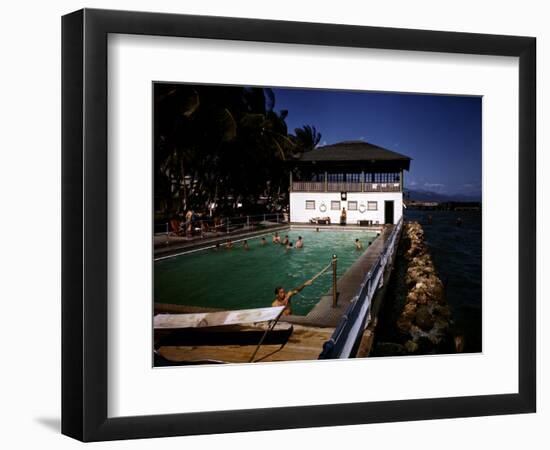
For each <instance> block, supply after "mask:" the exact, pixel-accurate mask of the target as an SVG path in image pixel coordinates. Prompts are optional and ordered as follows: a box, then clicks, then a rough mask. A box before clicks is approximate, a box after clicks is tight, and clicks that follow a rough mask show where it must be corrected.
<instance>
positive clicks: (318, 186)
mask: <svg viewBox="0 0 550 450" xmlns="http://www.w3.org/2000/svg"><path fill="white" fill-rule="evenodd" d="M292 191H293V192H401V183H361V182H353V181H330V182H326V183H325V182H324V181H293V182H292Z"/></svg>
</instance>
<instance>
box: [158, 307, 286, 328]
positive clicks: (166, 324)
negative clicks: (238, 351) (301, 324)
mask: <svg viewBox="0 0 550 450" xmlns="http://www.w3.org/2000/svg"><path fill="white" fill-rule="evenodd" d="M284 308H285V307H284V306H274V307H268V308H253V309H240V310H236V311H216V312H205V313H192V314H157V315H156V316H155V317H154V319H153V326H154V328H155V330H159V329H177V328H203V327H217V326H223V325H240V324H245V323H256V322H268V321H270V320H275V319H277V318H278V317H279V316H280V315H281V313H282V312H283V309H284Z"/></svg>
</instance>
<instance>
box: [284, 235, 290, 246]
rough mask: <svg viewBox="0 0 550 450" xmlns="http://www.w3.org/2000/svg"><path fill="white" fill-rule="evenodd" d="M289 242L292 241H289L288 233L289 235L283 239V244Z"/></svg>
mask: <svg viewBox="0 0 550 450" xmlns="http://www.w3.org/2000/svg"><path fill="white" fill-rule="evenodd" d="M289 242H290V241H289V239H288V234H287V235H286V236H285V238H284V239H283V242H282V244H283V245H288V243H289Z"/></svg>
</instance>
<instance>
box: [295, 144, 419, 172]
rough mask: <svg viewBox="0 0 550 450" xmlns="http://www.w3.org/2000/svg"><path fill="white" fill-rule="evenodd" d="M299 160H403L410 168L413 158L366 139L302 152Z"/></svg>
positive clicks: (406, 166) (405, 165)
mask: <svg viewBox="0 0 550 450" xmlns="http://www.w3.org/2000/svg"><path fill="white" fill-rule="evenodd" d="M299 161H303V162H306V161H311V162H313V161H319V162H329V161H341V162H344V161H345V162H369V161H384V162H390V161H395V162H402V163H403V167H404V168H406V169H407V170H408V168H409V163H410V161H411V158H409V157H408V156H405V155H402V154H401V153H397V152H394V151H392V150H388V149H385V148H383V147H379V146H378V145H374V144H370V143H368V142H364V141H345V142H339V143H337V144H331V145H325V146H324V147H318V148H315V149H313V150H311V151H309V152H306V153H304V154H302V156H301V157H300V159H299Z"/></svg>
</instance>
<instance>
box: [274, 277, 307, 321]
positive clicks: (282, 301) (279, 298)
mask: <svg viewBox="0 0 550 450" xmlns="http://www.w3.org/2000/svg"><path fill="white" fill-rule="evenodd" d="M312 283H313V281H312V280H307V281H306V282H305V283H304V284H302V285H301V286H299V287H297V288H295V289H292V290H290V291H288V292H286V291H285V289H284V288H282V287H280V286H278V287H276V288H275V300H273V303H271V306H286V308H285V309H284V310H283V315H285V316H287V315H289V314H292V306H291V304H290V298H291V297H292V296H294V295H296V294H297V293H298V292H300V291H301V290H302V289H303V288H305V287H306V286H311V284H312Z"/></svg>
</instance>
